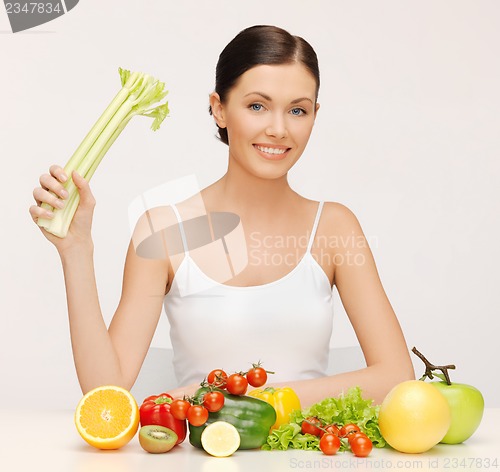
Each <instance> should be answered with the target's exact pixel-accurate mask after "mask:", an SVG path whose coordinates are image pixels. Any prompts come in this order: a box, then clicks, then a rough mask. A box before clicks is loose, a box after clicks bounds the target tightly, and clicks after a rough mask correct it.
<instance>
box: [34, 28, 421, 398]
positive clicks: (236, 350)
mask: <svg viewBox="0 0 500 472" xmlns="http://www.w3.org/2000/svg"><path fill="white" fill-rule="evenodd" d="M319 85H320V80H319V68H318V62H317V57H316V54H315V52H314V50H313V48H312V47H311V46H310V45H309V44H308V43H307V42H306V41H305V40H304V39H302V38H300V37H298V36H293V35H291V34H290V33H288V32H287V31H285V30H283V29H280V28H277V27H275V26H253V27H250V28H248V29H245V30H243V31H241V32H240V33H239V34H238V35H237V36H236V37H235V38H234V39H233V40H232V41H231V42H230V43H229V44H228V45H227V46H226V48H225V49H224V50H223V51H222V53H221V55H220V57H219V62H218V64H217V68H216V84H215V90H214V92H213V93H212V94H211V95H210V113H211V114H212V115H213V117H214V120H215V123H216V125H217V128H218V132H219V137H220V140H221V141H222V142H223V143H225V144H227V145H228V165H227V171H226V172H225V174H224V175H223V176H221V178H220V179H219V180H217V181H216V182H215V183H213V184H212V185H210V186H209V187H207V188H205V189H203V190H202V191H201V193H200V194H199V195H196V196H193V197H192V198H190V199H188V200H185V201H182V202H180V203H178V204H176V205H171V206H169V207H160V208H155V209H153V211H150V212H148V213H147V214H145V215H144V218H143V219H142V221H141V222H142V223H144V224H145V225H151V222H152V221H153V220H152V218H153V217H156V215H157V214H158V212H159V213H161V214H163V215H167V216H166V217H165V218H163V220H162V221H163V222H165V224H168V225H169V226H168V228H166V229H169V231H170V232H169V233H168V234H172V238H173V240H168V238H167V239H161V238H158V241H160V239H161V242H162V249H163V251H162V255H161V256H158V257H157V258H145V257H141V254H139V253H138V251H137V247H135V246H134V243H133V241H131V243H130V245H129V249H128V253H127V256H126V262H125V269H124V277H123V290H122V296H121V299H120V303H119V305H118V308H117V310H116V313H115V315H114V317H113V320H112V322H111V325H110V326H109V328H108V327H106V325H105V323H104V320H103V316H102V313H101V310H100V306H99V299H98V293H97V288H96V281H95V273H94V268H93V241H92V238H91V232H90V228H91V223H92V214H93V208H94V205H95V200H94V198H93V196H92V193H91V190H90V187H89V185H88V182H86V181H85V180H84V179H82V178H79V177H78V176H77V175H74V176H72V177H74V182H75V184H76V186H77V187H78V190H79V195H80V203H79V207H78V210H77V212H76V214H75V217H74V219H73V222H72V224H71V226H70V228H69V232H68V235H67V237H66V238H64V239H59V238H56V237H53V236H52V235H49V234H48V233H46V232H44V235H45V236H46V237H47V238H48V239H49V240H50V241H51V242H52V243H53V244H54V245H55V246H56V247H57V249H58V252H59V254H60V257H61V261H62V264H63V270H64V275H65V282H66V292H67V299H68V312H69V320H70V329H71V337H72V347H73V355H74V359H75V365H76V369H77V374H78V378H79V380H80V384H81V387H82V390H83V391H84V392H86V391H88V390H90V389H91V388H93V387H96V386H99V385H104V384H115V385H120V386H123V387H125V388H131V387H132V385H133V384H134V382H135V380H136V378H137V375H138V373H139V371H140V369H141V365H142V363H143V361H144V358H145V356H146V353H147V351H148V347H149V345H150V343H151V339H152V337H153V334H154V331H155V329H156V326H157V323H158V319H159V316H160V313H161V310H162V304H164V306H165V312H166V314H167V316H168V320H169V323H170V336H171V341H172V346H173V349H174V357H173V364H174V369H175V372H176V376H177V379H178V382H179V387H178V388H177V389H174V390H172V391H171V392H170V393H171V394H172V395H173V396H178V397H182V396H183V395H191V394H192V393H193V392H194V390H195V389H196V388H197V387H198V384H199V382H200V381H202V380H203V378H204V377H205V376H206V375H207V373H208V372H209V371H211V370H212V369H214V368H222V367H223V368H224V369H225V370H226V371H232V372H235V371H241V370H242V369H245V367H246V366H247V367H248V366H249V364H250V363H252V362H257V361H258V360H262V362H263V363H264V365H265V366H266V367H268V368H270V369H272V370H273V371H274V372H276V374H274V375H273V376H272V379H270V381H271V385H272V384H274V385H283V384H286V385H287V386H290V387H292V388H293V389H294V390H295V391H296V392H297V394H298V395H299V397H300V399H301V402H302V404H303V405H304V406H306V405H309V404H311V403H315V402H317V401H319V400H322V399H323V398H325V397H328V396H332V395H337V394H339V393H340V392H342V391H346V390H347V389H348V388H349V387H351V386H354V385H357V386H360V387H361V388H362V390H363V392H364V395H365V396H367V397H370V398H373V399H375V401H377V402H381V401H382V399H383V398H384V396H385V394H386V393H387V392H388V391H389V390H390V389H391V388H392V387H393V386H394V385H395V384H397V383H399V382H401V381H403V380H406V379H411V378H414V373H413V367H412V364H411V361H410V358H409V354H408V349H407V346H406V342H405V339H404V336H403V333H402V331H401V328H400V326H399V323H398V320H397V317H396V315H395V313H394V311H393V309H392V307H391V304H390V302H389V300H388V299H387V296H386V294H385V291H384V289H383V287H382V284H381V281H380V279H379V276H378V272H377V268H376V265H375V261H374V259H373V255H372V253H371V251H370V247H369V244H368V243H367V241H366V238H365V236H364V234H363V231H362V229H361V226H360V224H359V222H358V220H357V218H356V217H355V216H354V214H353V213H352V212H351V211H350V210H349V209H348V208H346V207H345V206H343V205H342V204H340V203H336V202H322V201H314V200H309V199H306V198H304V197H302V196H301V195H299V194H298V193H297V192H295V191H294V190H293V189H292V188H291V187H290V185H289V182H288V172H289V171H290V169H291V168H292V167H293V166H294V164H295V163H296V162H297V161H298V160H299V159H300V157H301V156H302V154H303V152H304V149H305V148H306V145H307V143H308V140H309V138H310V136H311V133H312V130H313V127H314V123H315V120H316V118H317V113H318V109H319V104H318V92H319ZM321 171H322V169H318V172H321ZM67 178H68V176H65V175H64V171H63V169H62V168H61V167H59V166H52V167H51V168H50V174H46V175H44V176H43V177H42V178H41V179H40V183H41V187H39V188H37V189H35V192H34V194H35V196H36V197H35V198H36V201H37V205H34V206H33V207H31V209H30V211H31V214H32V217H33V219H34V220H36V219H37V218H39V217H41V216H46V215H45V214H44V210H43V209H42V208H41V207H40V205H41V204H42V203H43V202H44V201H48V200H50V199H51V198H53V196H52V194H51V193H50V192H53V193H54V194H57V195H61V189H62V183H63V182H64V181H65V180H66V179H67ZM62 199H64V197H62ZM195 202H196V204H195ZM200 202H201V207H202V212H203V215H202V218H201V220H202V221H203V225H197V226H196V228H198V230H196V231H194V232H193V224H192V222H193V219H196V217H198V219H200V215H199V214H195V215H194V216H193V213H195V212H193V207H196V206H197V205H198V207H197V208H199V207H200ZM221 215H226V216H227V215H232V216H234V217H235V218H233V220H234V221H235V222H236V223H237V225H236V226H237V229H238V228H240V229H241V231H240V230H238V231H234V233H231V235H232V234H235V235H239V236H241V237H232V236H230V235H228V234H219V231H217V227H218V226H217V225H216V224H215V223H214V222H215V221H216V220H217V218H219V217H220V216H221ZM155 221H156V220H155ZM141 222H140V223H139V224H138V227H139V226H140V224H141ZM223 223H224V222H223ZM222 226H227V225H225V223H224V224H223V225H222ZM148 228H149V226H148ZM42 231H43V230H42ZM202 233H203V234H202ZM164 234H167V233H166V232H165V233H163V232H162V233H161V235H162V236H163V235H164ZM200 241H208V243H206V244H205V243H203V244H200ZM272 241H280V243H279V244H278V243H276V244H270V243H269V242H272ZM283 241H286V242H287V243H286V244H283V243H282V242H283ZM325 241H361V242H362V244H355V245H352V244H350V245H347V244H325V243H324V242H325ZM214 247H215V248H217V249H218V252H217V254H218V256H217V257H219V259H217V257H215V258H214V257H212V255H211V254H210V250H211V248H214ZM174 248H175V250H174ZM235 255H236V257H235ZM177 257H180V262H179V259H177ZM207 258H208V259H207ZM207 260H209V263H208V264H207V263H206V261H207ZM236 260H238V261H240V262H241V261H247V262H246V263H245V264H240V265H239V266H238V270H235V264H233V263H232V262H233V261H236ZM222 266H224V267H228V266H229V269H230V270H229V269H228V270H227V271H225V272H224V277H222V276H221V275H220V271H219V272H218V269H219V268H220V267H222ZM228 274H229V275H228ZM334 286H335V287H336V289H337V290H338V293H339V295H340V297H341V300H342V303H343V304H344V307H345V309H346V312H347V314H348V316H349V319H350V321H351V323H352V326H353V328H354V330H355V332H356V335H357V338H358V340H359V342H360V345H361V348H362V350H363V355H364V358H365V360H366V367H365V368H362V369H359V370H356V371H353V372H347V373H340V374H335V375H329V372H331V370H329V369H328V355H329V343H330V338H331V333H332V319H333V312H332V311H333V298H332V288H333V287H334ZM381 334H383V336H382V335H381Z"/></svg>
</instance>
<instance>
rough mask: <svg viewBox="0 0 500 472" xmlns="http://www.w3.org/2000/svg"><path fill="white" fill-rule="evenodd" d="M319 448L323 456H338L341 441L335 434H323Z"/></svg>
mask: <svg viewBox="0 0 500 472" xmlns="http://www.w3.org/2000/svg"><path fill="white" fill-rule="evenodd" d="M319 448H320V449H321V451H322V452H323V454H326V455H327V456H333V455H334V454H337V451H338V450H339V449H340V439H339V437H338V436H337V435H335V434H333V433H326V434H323V436H322V437H321V439H320V440H319Z"/></svg>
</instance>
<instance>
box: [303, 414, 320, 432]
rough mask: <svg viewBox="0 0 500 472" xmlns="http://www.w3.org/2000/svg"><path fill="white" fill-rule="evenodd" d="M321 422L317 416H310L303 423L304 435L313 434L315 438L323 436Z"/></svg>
mask: <svg viewBox="0 0 500 472" xmlns="http://www.w3.org/2000/svg"><path fill="white" fill-rule="evenodd" d="M321 427H322V424H321V421H320V420H319V419H318V418H316V417H315V416H309V417H307V418H306V419H305V420H304V421H302V434H312V435H313V436H320V435H321V429H320V428H321Z"/></svg>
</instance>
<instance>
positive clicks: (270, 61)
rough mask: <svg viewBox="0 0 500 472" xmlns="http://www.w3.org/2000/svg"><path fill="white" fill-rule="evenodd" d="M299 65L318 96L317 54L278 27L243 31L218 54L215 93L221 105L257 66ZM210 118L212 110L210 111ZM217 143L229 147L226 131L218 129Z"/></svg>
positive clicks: (257, 27) (299, 38)
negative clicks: (310, 79)
mask: <svg viewBox="0 0 500 472" xmlns="http://www.w3.org/2000/svg"><path fill="white" fill-rule="evenodd" d="M293 62H299V63H301V64H302V65H304V66H305V67H306V69H307V70H308V71H309V72H310V73H311V74H312V75H313V77H314V79H315V80H316V99H317V98H318V92H319V66H318V58H317V56H316V52H315V51H314V49H313V48H312V46H311V45H310V44H309V43H308V42H307V41H306V40H305V39H303V38H301V37H300V36H293V35H291V34H290V33H289V32H288V31H285V30H284V29H281V28H278V27H277V26H267V25H256V26H251V27H249V28H246V29H244V30H243V31H241V32H240V33H238V34H237V35H236V36H235V37H234V39H233V40H231V42H230V43H229V44H228V45H227V46H226V47H225V48H224V50H223V51H222V52H221V53H220V56H219V61H218V62H217V67H216V70H215V92H217V93H218V94H219V97H220V100H221V102H222V103H224V101H225V100H226V97H227V94H228V93H229V91H230V90H231V88H232V87H233V86H234V85H235V84H236V82H237V80H238V78H239V77H240V76H241V75H243V74H244V73H245V72H246V71H247V70H249V69H251V68H252V67H255V66H258V65H263V64H266V65H278V64H290V63H293ZM209 112H210V114H212V109H211V108H209ZM217 128H218V131H219V138H220V140H221V141H222V142H223V143H225V144H229V140H228V135H227V130H226V129H225V128H220V127H219V126H217Z"/></svg>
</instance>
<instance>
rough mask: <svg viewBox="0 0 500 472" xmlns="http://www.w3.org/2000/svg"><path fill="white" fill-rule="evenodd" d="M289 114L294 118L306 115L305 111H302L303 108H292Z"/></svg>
mask: <svg viewBox="0 0 500 472" xmlns="http://www.w3.org/2000/svg"><path fill="white" fill-rule="evenodd" d="M290 113H291V114H292V115H294V116H301V115H305V114H306V111H305V110H304V109H303V108H298V107H297V108H292V109H291V110H290Z"/></svg>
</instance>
